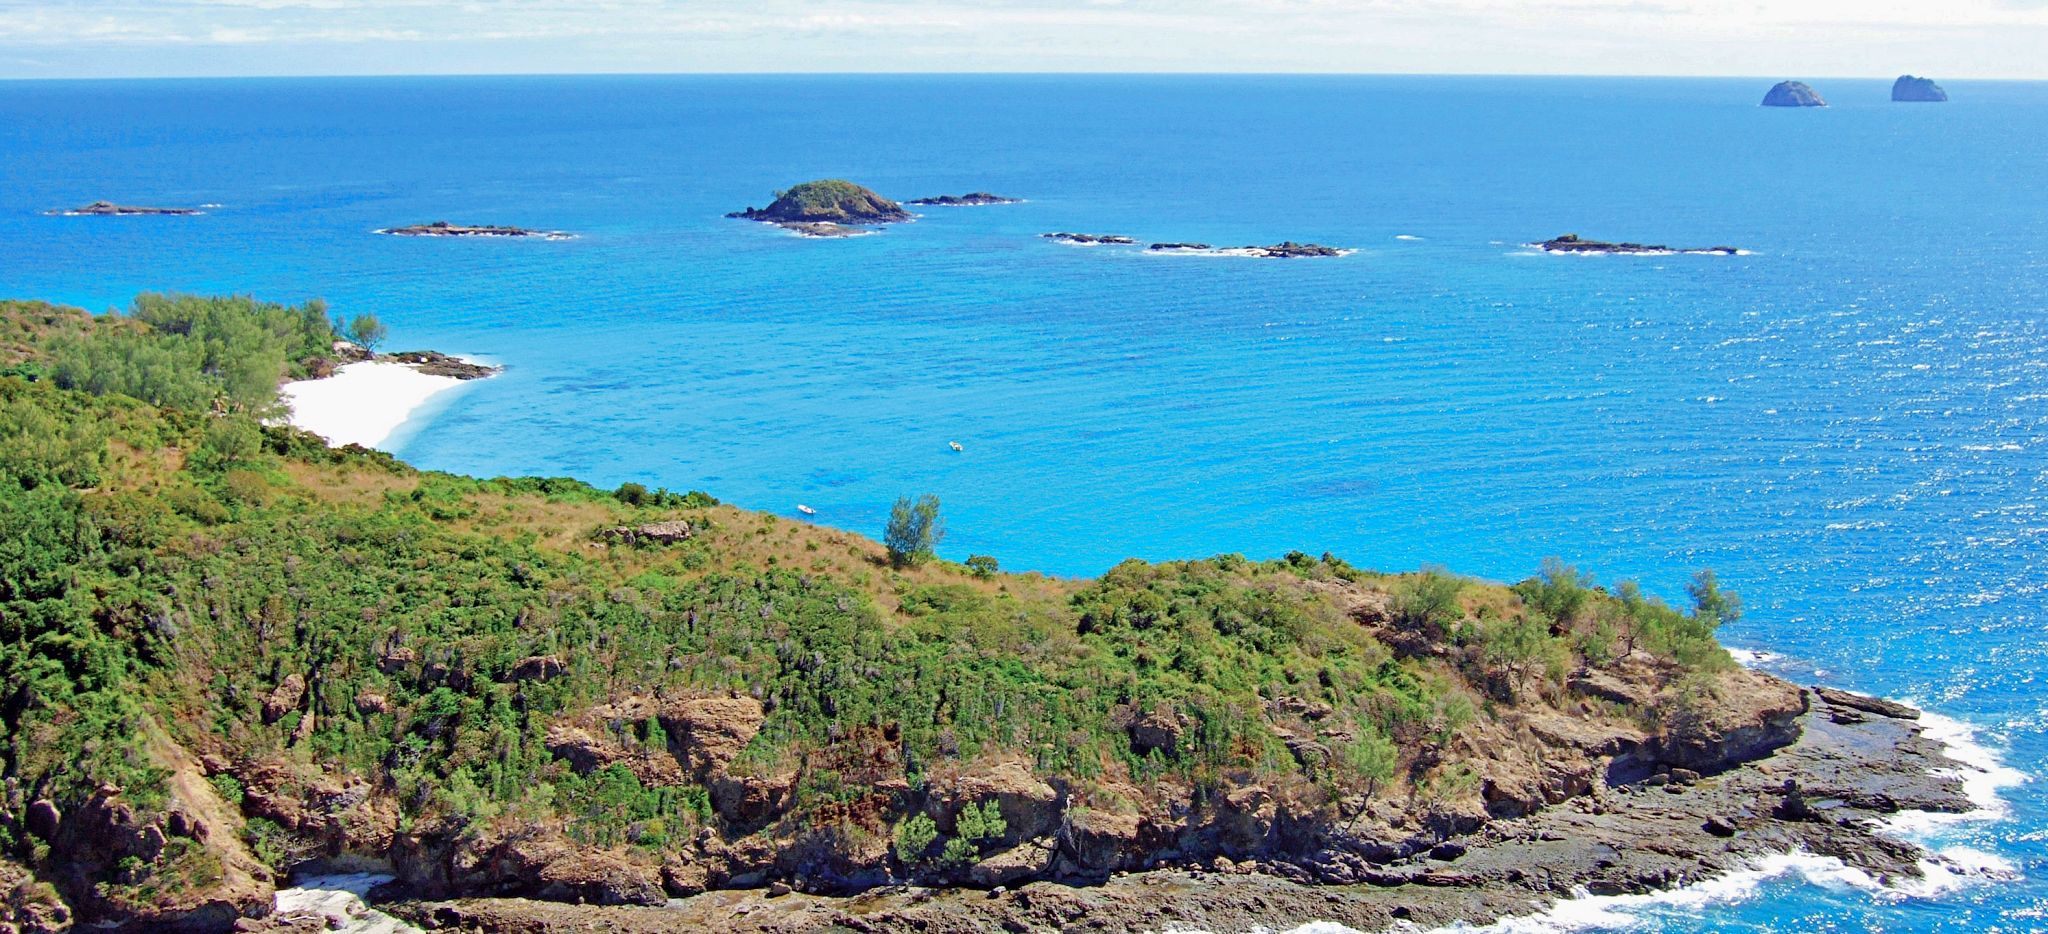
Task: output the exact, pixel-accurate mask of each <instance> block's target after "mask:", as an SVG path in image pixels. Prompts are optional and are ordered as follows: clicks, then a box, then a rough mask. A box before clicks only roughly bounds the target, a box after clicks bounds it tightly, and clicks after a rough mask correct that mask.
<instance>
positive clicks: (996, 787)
mask: <svg viewBox="0 0 2048 934" xmlns="http://www.w3.org/2000/svg"><path fill="white" fill-rule="evenodd" d="M936 797H938V798H939V800H940V801H942V802H943V804H944V807H945V811H946V813H945V814H944V815H943V816H945V817H946V818H947V819H948V820H949V821H950V820H951V818H952V816H953V815H957V814H958V813H959V809H960V808H961V807H963V806H965V805H968V804H972V803H976V802H981V801H994V802H996V807H997V809H998V810H1000V811H1002V814H1003V823H1004V824H1005V829H1004V833H1003V840H1004V842H1005V843H1016V842H1018V841H1022V840H1030V839H1034V838H1037V837H1040V836H1044V835H1045V834H1048V833H1051V832H1052V831H1053V830H1054V829H1055V828H1056V827H1058V825H1059V819H1060V795H1059V792H1057V791H1054V790H1053V787H1052V786H1051V785H1048V784H1046V783H1045V782H1042V781H1039V780H1038V779H1037V778H1036V777H1034V776H1033V775H1032V774H1031V768H1030V766H1028V765H1025V764H1024V763H1023V762H1020V761H1016V760H1009V761H1004V762H1000V763H997V764H995V765H993V766H990V767H988V768H986V769H984V770H981V771H977V772H974V773H971V774H968V775H963V776H961V777H960V778H958V779H957V780H955V781H954V782H953V783H952V785H951V787H950V788H947V789H945V790H943V791H942V792H941V793H940V794H939V795H938V796H936Z"/></svg>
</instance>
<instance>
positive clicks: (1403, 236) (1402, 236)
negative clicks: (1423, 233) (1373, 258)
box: [1394, 234, 1422, 240]
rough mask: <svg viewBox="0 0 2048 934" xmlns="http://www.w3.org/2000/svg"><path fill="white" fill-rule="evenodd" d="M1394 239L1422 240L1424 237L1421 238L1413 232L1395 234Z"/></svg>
mask: <svg viewBox="0 0 2048 934" xmlns="http://www.w3.org/2000/svg"><path fill="white" fill-rule="evenodd" d="M1394 239H1396V240H1420V239H1422V238H1421V237H1418V236H1415V235H1413V234H1395V235H1394Z"/></svg>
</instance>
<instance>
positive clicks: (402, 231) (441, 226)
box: [377, 221, 571, 240]
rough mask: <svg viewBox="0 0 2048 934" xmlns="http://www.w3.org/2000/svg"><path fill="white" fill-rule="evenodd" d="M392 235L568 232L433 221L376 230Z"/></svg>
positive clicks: (549, 236) (558, 236)
mask: <svg viewBox="0 0 2048 934" xmlns="http://www.w3.org/2000/svg"><path fill="white" fill-rule="evenodd" d="M377 232H378V233H380V234H387V235H390V236H393V237H539V238H541V239H544V240H568V239H571V235H570V234H566V233H563V232H562V231H559V230H529V229H527V228H525V227H505V226H501V225H498V224H483V225H469V224H451V223H449V222H447V221H435V222H433V223H431V224H412V225H410V226H406V227H387V228H385V229H383V230H379V231H377Z"/></svg>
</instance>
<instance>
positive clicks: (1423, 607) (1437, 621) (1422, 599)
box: [1394, 565, 1465, 630]
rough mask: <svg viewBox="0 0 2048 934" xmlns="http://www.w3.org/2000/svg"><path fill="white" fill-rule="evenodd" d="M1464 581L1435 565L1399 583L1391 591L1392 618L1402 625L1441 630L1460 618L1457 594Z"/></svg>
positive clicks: (1461, 613)
mask: <svg viewBox="0 0 2048 934" xmlns="http://www.w3.org/2000/svg"><path fill="white" fill-rule="evenodd" d="M1464 590H1465V582H1464V581H1463V580H1461V579H1459V578H1458V577H1456V576H1455V575H1452V574H1451V573H1450V572H1448V571H1446V570H1444V569H1443V568H1441V567H1437V566H1435V565H1429V566H1425V567H1424V568H1423V569H1422V572H1421V573H1419V574H1416V575H1414V576H1412V577H1409V578H1407V579H1406V580H1403V581H1402V582H1401V583H1400V584H1398V585H1397V586H1396V587H1395V588H1394V619H1395V621H1396V622H1398V623H1399V624H1401V625H1403V626H1407V627H1410V628H1417V629H1431V630H1441V628H1442V627H1443V626H1444V624H1446V623H1449V622H1450V621H1451V620H1454V619H1457V618H1458V617H1459V616H1461V615H1463V609H1462V608H1461V607H1460V606H1459V605H1458V595H1459V594H1460V593H1463V592H1464Z"/></svg>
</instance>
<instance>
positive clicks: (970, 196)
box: [904, 191, 1024, 208]
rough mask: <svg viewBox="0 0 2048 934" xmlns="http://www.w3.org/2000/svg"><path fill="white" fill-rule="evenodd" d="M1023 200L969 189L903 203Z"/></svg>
mask: <svg viewBox="0 0 2048 934" xmlns="http://www.w3.org/2000/svg"><path fill="white" fill-rule="evenodd" d="M1023 200H1024V199H1022V198H1005V197H1003V196H1002V195H994V194H989V193H988V192H986V191H971V192H968V193H967V194H964V195H937V196H934V197H930V198H918V199H916V200H914V201H906V202H904V203H905V204H916V205H929V206H932V207H947V208H954V207H975V206H979V205H984V204H1017V203H1019V202H1021V201H1023Z"/></svg>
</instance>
